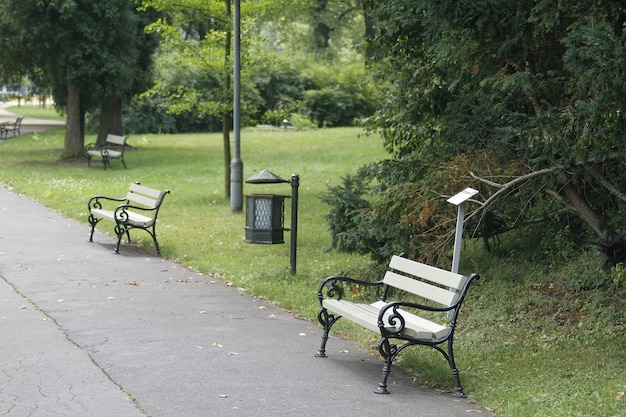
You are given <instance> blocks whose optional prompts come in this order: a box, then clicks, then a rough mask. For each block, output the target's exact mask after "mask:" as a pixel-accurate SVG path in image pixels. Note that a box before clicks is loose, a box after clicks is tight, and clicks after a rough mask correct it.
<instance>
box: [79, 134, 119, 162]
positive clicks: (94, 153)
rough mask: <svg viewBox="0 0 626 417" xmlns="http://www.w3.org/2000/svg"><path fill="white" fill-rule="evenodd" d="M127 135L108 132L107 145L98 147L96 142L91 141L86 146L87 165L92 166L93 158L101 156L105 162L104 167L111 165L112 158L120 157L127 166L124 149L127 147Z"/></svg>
mask: <svg viewBox="0 0 626 417" xmlns="http://www.w3.org/2000/svg"><path fill="white" fill-rule="evenodd" d="M127 140H128V138H127V137H125V136H119V135H111V134H108V135H107V138H106V141H105V145H104V146H103V147H101V148H98V147H97V146H96V144H95V143H90V144H88V145H87V146H85V157H86V158H87V166H91V159H92V158H100V159H101V160H102V163H103V164H104V169H107V167H110V166H111V159H119V160H120V161H121V162H122V165H124V168H126V162H125V161H124V150H125V149H126V141H127Z"/></svg>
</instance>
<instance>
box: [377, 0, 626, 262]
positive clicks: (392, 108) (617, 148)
mask: <svg viewBox="0 0 626 417" xmlns="http://www.w3.org/2000/svg"><path fill="white" fill-rule="evenodd" d="M370 7H371V9H370V11H369V13H370V15H371V16H372V17H373V18H374V19H375V21H376V22H377V27H378V29H379V32H378V34H377V36H376V39H375V42H374V43H373V45H374V46H375V47H376V65H377V69H378V74H379V76H380V78H381V79H383V80H384V81H385V82H388V83H389V85H391V88H390V89H389V91H388V101H387V103H386V106H385V108H384V109H381V110H380V111H379V112H378V114H377V115H376V116H375V117H372V118H371V119H370V127H371V128H373V129H382V131H383V133H384V138H385V144H386V147H387V149H388V150H389V152H390V153H391V154H392V156H393V157H394V159H395V164H396V165H397V164H405V165H406V166H415V164H416V163H417V164H418V165H419V166H420V172H419V175H415V178H414V182H413V183H412V184H413V185H412V186H411V185H410V184H411V183H409V182H407V181H406V180H405V179H403V178H402V177H395V178H390V177H385V180H387V181H388V182H387V184H386V187H384V190H381V192H383V193H385V198H383V199H381V200H383V203H384V204H383V203H381V204H379V208H380V210H379V211H378V213H379V214H380V216H381V217H378V220H379V221H385V220H384V219H383V217H384V216H383V214H384V215H386V216H387V217H386V221H388V222H389V221H396V222H399V223H400V224H402V225H403V226H404V227H405V230H406V232H405V233H403V234H402V236H405V237H406V236H412V237H413V238H415V237H416V236H421V238H424V237H425V236H434V235H438V237H439V238H441V237H449V236H450V234H449V233H447V231H449V230H450V229H451V228H452V227H453V222H449V221H446V220H445V219H444V218H442V217H441V215H440V214H438V213H443V212H445V209H444V208H443V207H442V205H440V204H438V203H436V201H440V200H438V199H440V198H441V197H442V196H443V195H446V194H447V195H450V194H454V193H455V192H456V191H459V190H460V189H462V188H464V187H465V186H467V185H470V184H471V185H474V186H475V187H478V188H480V190H481V195H482V196H483V197H484V200H483V201H482V202H481V204H478V205H477V206H476V210H475V211H474V212H473V213H470V218H472V219H473V220H474V222H473V223H472V222H470V223H471V224H472V225H473V226H474V229H472V232H473V233H474V235H475V236H483V237H490V236H496V235H498V234H500V233H504V232H506V231H509V230H514V229H519V228H521V227H524V226H525V225H529V224H536V223H537V222H541V221H544V222H545V221H548V220H549V221H551V222H552V223H553V224H559V225H565V224H571V225H573V227H574V229H575V228H576V227H579V226H577V225H578V224H580V227H583V226H585V229H577V230H578V232H576V231H575V233H573V234H572V236H571V237H572V239H573V240H575V241H577V243H581V241H582V242H583V243H584V242H585V241H586V242H587V243H590V241H589V240H585V239H584V238H583V237H584V236H585V232H584V231H583V230H586V231H591V232H592V233H593V234H594V235H595V242H596V243H597V245H598V248H599V252H600V253H601V257H602V261H603V265H604V266H605V268H607V269H608V268H610V267H611V266H612V265H614V264H616V263H618V262H621V261H624V260H626V242H625V240H624V237H623V233H624V232H623V224H624V220H625V219H626V210H625V204H624V203H626V199H625V198H624V195H625V190H624V189H623V184H624V183H626V182H625V180H626V178H624V175H625V174H626V165H625V162H624V161H625V159H624V154H623V146H622V145H623V141H624V138H623V132H624V127H625V125H626V119H625V117H626V115H625V114H624V111H623V109H624V108H626V74H624V66H623V63H624V62H626V45H625V42H626V33H625V32H624V30H625V26H624V23H625V22H626V14H625V11H624V7H623V4H622V2H621V1H618V0H602V1H584V0H579V1H573V2H567V4H565V3H560V2H551V1H547V0H537V1H530V0H525V1H520V2H509V1H506V0H480V1H475V2H458V1H454V0H442V1H437V2H430V1H415V0H399V1H397V2H371V3H370ZM387 166H389V165H387ZM373 171H376V174H372V176H381V175H383V176H384V175H386V174H385V173H387V174H388V173H389V169H388V168H384V167H383V165H381V166H379V167H378V170H373ZM400 190H403V191H404V193H402V192H400ZM407 190H411V192H410V193H407V192H406V191H407ZM417 190H419V192H417ZM403 196H406V197H403ZM390 204H393V205H394V206H393V207H390ZM382 207H386V208H387V211H384V210H382ZM399 207H402V210H399ZM392 208H393V210H391V209H392ZM376 212H377V211H376V209H375V208H374V209H373V210H370V212H369V214H368V216H369V218H372V213H376ZM392 213H393V214H394V215H393V216H392V215H391V214H392ZM374 217H375V216H374ZM576 219H578V220H576ZM578 221H580V222H578ZM424 240H428V239H424ZM438 241H439V244H438V245H439V246H438V247H440V248H441V247H444V245H442V244H441V240H440V239H439V240H438ZM435 246H436V245H435ZM415 250H416V251H417V252H419V249H417V248H416V249H415Z"/></svg>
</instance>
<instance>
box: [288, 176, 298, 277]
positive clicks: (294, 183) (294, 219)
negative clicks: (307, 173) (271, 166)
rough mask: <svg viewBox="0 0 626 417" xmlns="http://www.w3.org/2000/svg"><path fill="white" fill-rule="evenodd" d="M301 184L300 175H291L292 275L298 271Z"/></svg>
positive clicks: (290, 256) (290, 257)
mask: <svg viewBox="0 0 626 417" xmlns="http://www.w3.org/2000/svg"><path fill="white" fill-rule="evenodd" d="M299 186H300V176H299V175H297V174H293V175H292V176H291V251H290V255H289V259H290V262H291V275H295V273H296V257H297V256H296V251H297V246H298V187H299Z"/></svg>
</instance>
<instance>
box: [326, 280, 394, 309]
mask: <svg viewBox="0 0 626 417" xmlns="http://www.w3.org/2000/svg"><path fill="white" fill-rule="evenodd" d="M344 284H348V285H350V286H354V285H359V286H362V287H375V288H382V287H383V282H382V281H375V282H371V281H363V280H359V279H354V278H348V277H344V276H340V275H333V276H330V277H327V278H325V279H324V280H323V281H322V283H321V284H320V286H319V289H318V291H317V298H319V300H320V304H321V303H322V301H323V300H324V298H336V299H337V300H341V299H342V298H343V296H344Z"/></svg>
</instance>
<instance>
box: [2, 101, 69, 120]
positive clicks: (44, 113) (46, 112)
mask: <svg viewBox="0 0 626 417" xmlns="http://www.w3.org/2000/svg"><path fill="white" fill-rule="evenodd" d="M6 110H8V111H10V112H11V113H15V114H20V115H22V116H26V117H34V118H37V119H45V120H57V121H65V116H63V115H61V114H59V113H57V112H56V111H54V108H53V107H52V106H51V105H50V104H48V105H45V106H41V105H39V104H35V103H26V104H24V103H22V104H21V105H19V106H18V105H17V104H12V105H10V106H8V107H7V108H6Z"/></svg>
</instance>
